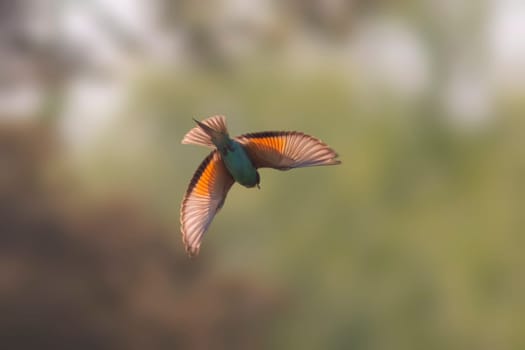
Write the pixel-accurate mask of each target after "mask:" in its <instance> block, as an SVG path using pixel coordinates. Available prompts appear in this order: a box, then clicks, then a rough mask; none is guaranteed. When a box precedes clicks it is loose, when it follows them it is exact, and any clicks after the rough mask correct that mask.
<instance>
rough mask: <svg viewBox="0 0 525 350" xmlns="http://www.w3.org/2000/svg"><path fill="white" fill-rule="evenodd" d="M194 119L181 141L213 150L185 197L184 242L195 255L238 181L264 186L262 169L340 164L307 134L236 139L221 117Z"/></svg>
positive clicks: (253, 135)
mask: <svg viewBox="0 0 525 350" xmlns="http://www.w3.org/2000/svg"><path fill="white" fill-rule="evenodd" d="M194 121H195V122H196V123H197V126H195V127H194V128H193V129H191V130H190V131H189V132H188V133H187V134H186V135H185V136H184V138H183V139H182V143H183V144H195V145H201V146H206V147H209V148H212V149H213V150H212V152H211V153H210V154H209V155H208V156H207V157H206V158H205V159H204V161H203V162H202V163H201V165H200V166H199V168H198V169H197V171H196V172H195V174H194V175H193V178H192V179H191V181H190V184H189V186H188V190H187V191H186V194H185V195H184V199H183V200H182V207H181V210H180V222H181V232H182V241H183V242H184V245H185V247H186V251H187V252H188V254H189V255H190V256H195V255H197V254H198V253H199V249H200V245H201V242H202V238H203V235H204V233H205V232H206V231H207V229H208V227H209V226H210V224H211V221H212V220H213V217H214V216H215V214H217V212H218V211H219V210H220V209H221V208H222V206H223V204H224V200H225V199H226V195H227V194H228V191H229V190H230V188H231V187H232V185H233V184H234V183H235V182H238V183H239V184H241V185H243V186H245V187H248V188H251V187H255V186H257V187H259V183H260V176H259V172H258V171H257V169H258V168H274V169H278V170H289V169H293V168H301V167H309V166H318V165H336V164H340V163H341V162H340V161H339V160H337V159H336V158H337V153H335V151H334V150H333V149H331V148H330V147H328V145H326V144H325V143H323V142H322V141H320V140H319V139H316V138H315V137H312V136H310V135H306V134H303V133H302V132H297V131H267V132H256V133H250V134H244V135H241V136H237V137H234V138H231V137H230V136H229V135H228V130H227V128H226V118H225V117H224V116H222V115H216V116H212V117H210V118H208V119H205V120H203V121H202V122H199V121H197V120H195V119H194Z"/></svg>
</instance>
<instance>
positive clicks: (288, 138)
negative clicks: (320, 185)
mask: <svg viewBox="0 0 525 350" xmlns="http://www.w3.org/2000/svg"><path fill="white" fill-rule="evenodd" d="M236 140H237V141H238V142H240V143H241V144H242V145H243V146H244V149H245V150H246V151H247V152H248V155H249V156H250V158H251V159H252V162H253V164H254V166H255V167H256V168H274V169H279V170H288V169H292V168H301V167H308V166H318V165H336V164H340V163H341V162H340V161H339V160H337V159H336V158H337V153H336V152H335V151H334V150H333V149H331V148H330V147H328V145H327V144H325V143H324V142H322V141H321V140H319V139H317V138H315V137H313V136H310V135H306V134H303V133H302V132H297V131H269V132H257V133H251V134H244V135H241V136H239V137H237V138H236Z"/></svg>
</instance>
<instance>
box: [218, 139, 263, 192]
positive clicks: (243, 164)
mask: <svg viewBox="0 0 525 350" xmlns="http://www.w3.org/2000/svg"><path fill="white" fill-rule="evenodd" d="M219 152H220V153H221V157H222V161H223V162H224V165H225V166H226V169H228V171H229V172H230V175H231V176H232V177H233V179H234V180H235V181H236V182H238V183H239V184H241V185H243V186H245V187H248V188H250V187H254V186H256V185H258V184H259V173H258V172H257V169H255V167H254V166H253V163H252V161H251V159H250V157H248V154H247V153H246V151H245V150H244V148H243V147H242V145H241V144H240V143H239V142H237V141H235V140H232V139H230V140H229V141H228V144H227V146H226V147H225V148H223V149H219Z"/></svg>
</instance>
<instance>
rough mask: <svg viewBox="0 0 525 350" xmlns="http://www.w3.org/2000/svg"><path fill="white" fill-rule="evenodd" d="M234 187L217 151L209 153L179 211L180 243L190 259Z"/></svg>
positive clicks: (197, 249) (192, 181) (197, 251)
mask: <svg viewBox="0 0 525 350" xmlns="http://www.w3.org/2000/svg"><path fill="white" fill-rule="evenodd" d="M233 183H234V180H233V178H232V176H231V175H230V173H229V172H228V170H227V169H226V167H225V166H224V163H223V162H222V159H221V156H220V154H219V152H218V151H213V152H211V153H210V155H208V157H206V159H204V161H203V162H202V163H201V165H200V166H199V168H198V169H197V171H196V172H195V174H194V175H193V178H192V179H191V182H190V185H189V186H188V190H187V191H186V195H185V196H184V199H183V200H182V207H181V210H180V223H181V231H182V241H183V242H184V245H185V246H186V251H187V252H188V254H189V255H190V256H195V255H197V254H198V253H199V248H200V245H201V241H202V237H203V235H204V233H205V232H206V230H207V229H208V227H209V226H210V224H211V221H212V220H213V217H214V216H215V214H216V213H217V212H218V211H219V210H220V209H221V207H222V205H223V204H224V200H225V199H226V195H227V194H228V191H229V190H230V188H231V186H232V185H233Z"/></svg>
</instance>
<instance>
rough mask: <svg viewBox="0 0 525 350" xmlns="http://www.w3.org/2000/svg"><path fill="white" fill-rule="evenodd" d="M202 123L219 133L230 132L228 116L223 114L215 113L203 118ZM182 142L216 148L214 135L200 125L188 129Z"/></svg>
mask: <svg viewBox="0 0 525 350" xmlns="http://www.w3.org/2000/svg"><path fill="white" fill-rule="evenodd" d="M201 123H202V124H204V125H205V126H207V127H209V128H211V129H213V130H214V131H216V132H218V133H223V134H228V129H227V128H226V118H225V117H224V116H222V115H214V116H212V117H209V118H207V119H205V120H203V121H202V122H201ZM182 143H183V144H193V145H199V146H205V147H209V148H215V145H214V143H213V140H212V137H211V136H210V135H209V134H208V133H206V132H205V131H204V130H203V129H202V128H201V127H200V126H198V125H197V126H195V127H194V128H193V129H191V130H190V131H188V133H187V134H186V135H185V136H184V138H183V139H182Z"/></svg>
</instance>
